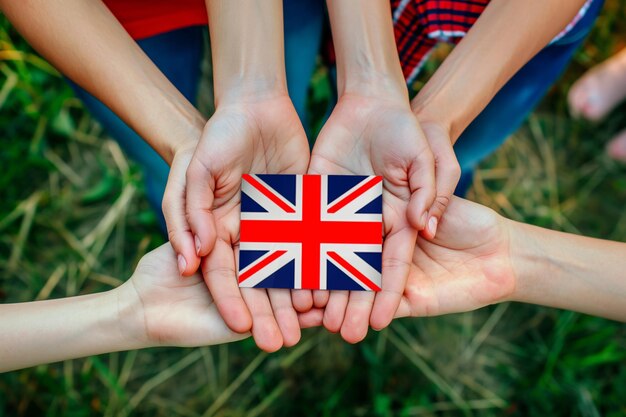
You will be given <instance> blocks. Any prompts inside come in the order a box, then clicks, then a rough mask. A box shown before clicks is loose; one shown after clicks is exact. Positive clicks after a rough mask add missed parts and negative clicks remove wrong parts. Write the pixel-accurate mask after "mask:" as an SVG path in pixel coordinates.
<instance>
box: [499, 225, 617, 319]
mask: <svg viewBox="0 0 626 417" xmlns="http://www.w3.org/2000/svg"><path fill="white" fill-rule="evenodd" d="M507 223H508V225H509V228H510V230H511V248H510V249H511V259H512V261H513V262H512V263H513V267H514V270H515V274H516V277H517V283H518V284H517V286H516V290H515V294H514V297H513V298H514V300H516V301H522V302H527V303H532V304H540V305H545V306H551V307H557V308H563V309H568V310H574V311H579V312H583V313H588V314H593V315H597V316H602V317H606V318H611V319H615V320H620V321H626V272H625V270H626V244H624V243H618V242H610V241H606V240H599V239H592V238H587V237H582V236H576V235H572V234H567V233H562V232H555V231H552V230H547V229H542V228H539V227H535V226H530V225H526V224H522V223H517V222H513V221H507Z"/></svg>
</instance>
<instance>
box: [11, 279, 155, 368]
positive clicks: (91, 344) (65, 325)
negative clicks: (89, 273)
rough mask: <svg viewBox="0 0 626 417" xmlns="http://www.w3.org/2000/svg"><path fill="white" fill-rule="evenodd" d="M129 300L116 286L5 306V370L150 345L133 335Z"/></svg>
mask: <svg viewBox="0 0 626 417" xmlns="http://www.w3.org/2000/svg"><path fill="white" fill-rule="evenodd" d="M123 304H124V301H123V298H120V297H119V292H118V290H112V291H108V292H103V293H99V294H91V295H84V296H79V297H70V298H63V299H58V300H47V301H37V302H30V303H21V304H6V305H0V318H1V319H0V335H1V336H0V340H1V343H0V372H4V371H9V370H13V369H19V368H24V367H28V366H33V365H38V364H41V363H48V362H56V361H60V360H64V359H71V358H79V357H84V356H88V355H97V354H101V353H105V352H116V351H120V350H128V349H138V348H141V347H146V343H144V342H142V339H141V338H139V337H137V338H132V337H129V333H128V332H127V329H131V328H132V327H133V325H132V324H131V321H132V320H131V319H132V315H131V314H128V315H127V314H126V313H131V312H130V311H127V310H128V309H129V308H130V306H128V305H123ZM120 314H123V315H125V316H126V317H124V319H125V320H124V321H121V320H120V318H121V317H120ZM136 328H140V326H136Z"/></svg>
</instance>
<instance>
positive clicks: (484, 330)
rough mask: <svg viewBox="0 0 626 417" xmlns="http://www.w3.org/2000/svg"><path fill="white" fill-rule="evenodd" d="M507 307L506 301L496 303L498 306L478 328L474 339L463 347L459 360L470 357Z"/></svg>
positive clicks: (485, 338)
mask: <svg viewBox="0 0 626 417" xmlns="http://www.w3.org/2000/svg"><path fill="white" fill-rule="evenodd" d="M508 308H509V304H508V303H504V304H498V306H497V307H496V308H495V309H494V310H493V313H491V315H490V316H489V318H488V319H487V321H485V324H483V327H481V328H480V330H479V331H478V333H476V336H474V339H472V341H471V342H470V344H469V345H468V346H467V347H466V348H465V350H464V351H463V353H462V354H461V357H460V362H467V361H469V360H471V359H472V357H473V356H474V354H475V353H476V351H477V350H478V348H479V347H480V345H482V344H483V343H484V342H485V340H487V338H488V337H489V335H490V334H491V332H493V329H494V328H495V327H496V325H497V324H498V323H499V322H500V319H502V316H503V315H504V313H505V312H506V310H507V309H508Z"/></svg>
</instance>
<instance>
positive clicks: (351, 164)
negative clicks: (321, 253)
mask: <svg viewBox="0 0 626 417" xmlns="http://www.w3.org/2000/svg"><path fill="white" fill-rule="evenodd" d="M327 4H328V12H329V16H330V24H331V28H332V34H333V40H334V44H335V51H336V53H337V76H338V79H337V84H338V89H339V99H338V102H337V105H336V106H335V108H334V110H333V112H332V114H331V116H330V118H329V119H328V121H327V122H326V124H325V125H324V128H323V129H322V131H321V132H320V134H319V136H318V138H317V140H316V143H315V146H314V148H313V152H312V156H311V164H310V165H309V172H310V173H315V174H352V175H364V174H369V175H372V174H375V175H381V176H382V177H383V178H384V182H383V187H384V192H383V202H384V204H383V223H384V234H385V243H384V246H383V255H382V256H383V261H382V265H383V267H382V276H383V280H382V291H381V292H379V293H378V294H374V293H371V292H351V293H349V294H348V293H347V292H334V293H331V294H330V296H329V295H328V294H327V293H325V294H319V293H317V294H316V295H315V298H316V301H317V302H316V303H315V304H316V305H317V306H319V305H321V304H324V303H323V302H319V300H320V299H323V298H326V299H327V300H328V304H327V306H326V313H325V322H324V323H325V325H326V327H327V328H328V329H329V330H330V331H333V332H337V331H341V334H342V336H343V337H344V338H345V339H346V340H347V341H349V342H352V343H354V342H357V341H359V340H361V339H362V338H364V337H365V335H366V333H367V330H368V326H369V325H371V326H372V327H374V328H376V329H381V328H383V327H385V326H387V325H388V324H389V322H390V321H391V320H392V318H393V314H394V312H395V311H396V308H397V305H398V303H399V301H400V294H401V293H402V291H403V289H404V283H405V282H406V277H407V275H408V272H409V268H408V266H409V265H410V260H411V255H412V252H413V248H414V246H415V243H414V242H415V237H416V235H417V230H423V229H425V228H426V227H427V225H428V224H429V223H431V221H430V220H429V209H430V208H431V206H432V204H433V200H434V197H435V181H434V173H435V172H434V161H433V156H432V153H431V152H430V148H429V147H428V143H427V142H426V140H425V138H424V135H423V133H422V131H421V129H420V127H419V125H418V123H417V120H416V118H415V117H414V115H413V114H412V113H411V108H410V103H409V99H408V92H407V88H406V84H405V80H404V77H403V75H402V70H401V67H400V61H399V58H398V53H397V51H396V46H395V39H394V34H393V27H392V18H391V9H390V5H389V2H388V1H384V0H376V1H372V2H367V4H366V3H364V2H362V1H359V0H328V1H327ZM323 301H325V300H323ZM344 312H345V315H344ZM344 316H345V317H344Z"/></svg>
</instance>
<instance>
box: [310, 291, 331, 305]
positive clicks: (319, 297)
mask: <svg viewBox="0 0 626 417" xmlns="http://www.w3.org/2000/svg"><path fill="white" fill-rule="evenodd" d="M330 294H332V291H317V290H316V291H313V305H314V306H315V307H317V308H324V307H326V304H327V303H328V299H329V297H330Z"/></svg>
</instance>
